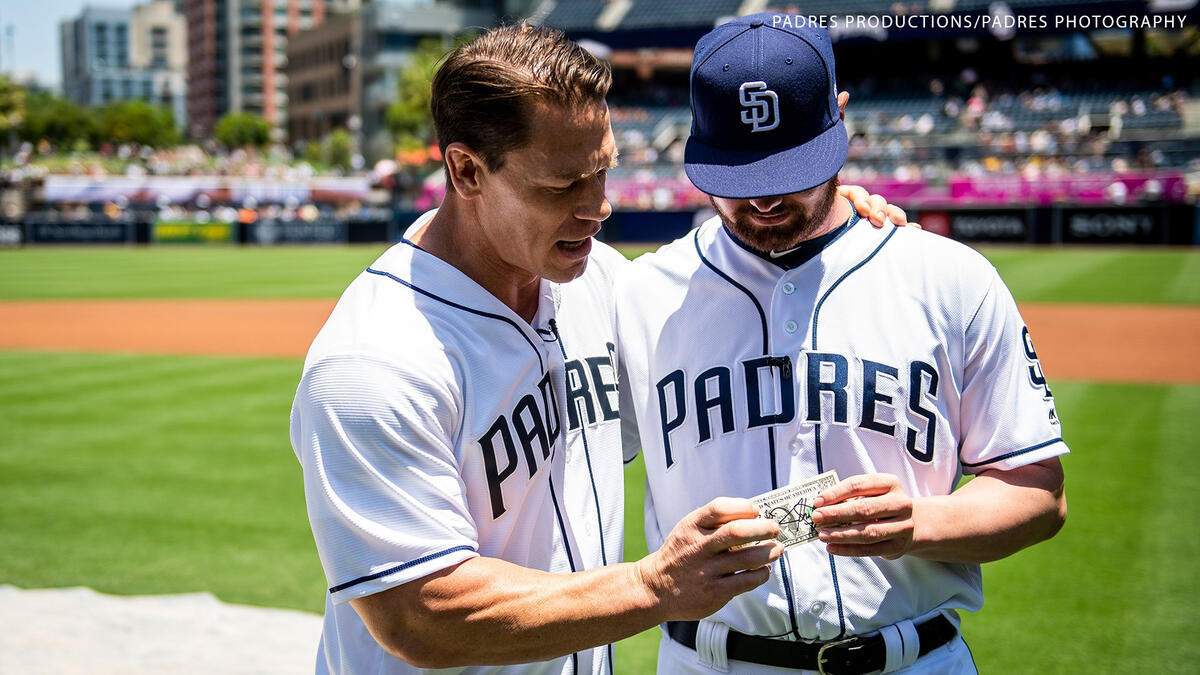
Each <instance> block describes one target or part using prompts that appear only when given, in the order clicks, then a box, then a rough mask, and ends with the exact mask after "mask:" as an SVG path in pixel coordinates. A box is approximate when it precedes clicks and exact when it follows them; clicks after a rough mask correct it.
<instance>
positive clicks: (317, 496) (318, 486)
mask: <svg viewBox="0 0 1200 675" xmlns="http://www.w3.org/2000/svg"><path fill="white" fill-rule="evenodd" d="M435 371H436V368H434V367H427V368H424V369H422V368H421V367H419V366H417V367H408V366H403V367H402V366H399V365H397V364H393V363H388V362H385V361H382V360H379V359H373V358H368V357H363V356H327V357H325V358H323V359H321V360H320V361H317V362H316V363H315V364H313V365H312V366H311V367H310V368H309V369H308V370H307V372H306V373H305V374H304V376H303V378H302V379H301V381H300V386H299V388H298V389H297V392H296V399H295V402H294V404H293V407H292V420H291V440H292V447H293V449H294V450H295V451H296V456H297V457H298V458H299V460H300V463H301V465H302V467H303V470H304V492H305V499H306V501H307V504H308V515H309V521H310V523H311V525H312V531H313V538H314V539H315V541H316V544H317V551H318V553H319V555H320V558H321V564H322V566H323V567H324V569H325V577H326V579H327V581H328V582H329V592H330V594H331V596H332V600H333V602H334V603H339V604H340V603H343V602H346V601H348V600H351V599H353V598H356V597H361V596H364V595H370V594H372V593H378V592H379V591H382V590H386V589H388V588H391V587H393V586H396V585H399V584H402V583H405V582H407V581H411V580H413V579H418V578H420V577H423V576H426V575H428V574H431V573H433V572H435V571H437V570H439V569H443V568H445V567H448V566H450V565H454V564H457V563H459V562H461V561H463V560H466V559H467V558H470V557H473V556H475V555H476V551H477V550H478V544H477V536H476V529H475V524H474V522H473V521H472V519H471V516H470V514H469V511H468V509H467V505H466V499H465V491H464V484H463V481H462V478H461V475H460V473H459V470H458V461H457V459H456V457H455V454H454V443H453V438H454V434H455V431H456V429H455V427H456V422H455V419H456V416H455V413H454V411H455V410H458V409H459V408H460V407H461V402H460V401H459V400H456V398H457V397H456V393H455V389H454V387H453V386H452V383H451V382H447V381H446V378H445V377H439V376H438V374H437V373H436V372H435Z"/></svg>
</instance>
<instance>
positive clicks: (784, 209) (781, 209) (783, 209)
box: [736, 204, 799, 218]
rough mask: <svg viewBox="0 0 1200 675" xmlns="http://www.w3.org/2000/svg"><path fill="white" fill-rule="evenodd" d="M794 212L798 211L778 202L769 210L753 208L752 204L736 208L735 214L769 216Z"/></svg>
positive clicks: (792, 213)
mask: <svg viewBox="0 0 1200 675" xmlns="http://www.w3.org/2000/svg"><path fill="white" fill-rule="evenodd" d="M796 213H799V211H798V210H797V209H795V208H793V207H790V206H784V205H782V204H780V205H779V206H776V207H775V208H773V209H771V210H770V211H759V210H758V209H756V208H754V207H753V206H747V207H745V208H743V209H738V212H737V214H736V215H738V216H763V217H767V218H771V217H774V216H782V215H795V214H796Z"/></svg>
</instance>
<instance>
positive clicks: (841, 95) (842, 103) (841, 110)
mask: <svg viewBox="0 0 1200 675" xmlns="http://www.w3.org/2000/svg"><path fill="white" fill-rule="evenodd" d="M837 102H838V116H839V117H841V118H842V121H843V122H845V121H846V104H847V103H849V102H850V92H848V91H843V92H838V95H837Z"/></svg>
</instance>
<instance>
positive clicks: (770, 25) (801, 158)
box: [683, 13, 849, 199]
mask: <svg viewBox="0 0 1200 675" xmlns="http://www.w3.org/2000/svg"><path fill="white" fill-rule="evenodd" d="M691 101H692V134H691V137H689V138H688V141H687V146H686V148H685V150H684V155H683V163H684V168H685V169H686V170H687V175H688V178H690V179H691V181H692V184H693V185H695V186H696V187H697V188H699V189H700V190H701V191H702V192H705V193H707V194H710V195H714V196H717V197H726V198H730V199H748V198H752V197H765V196H769V195H782V194H790V193H793V192H803V191H804V190H809V189H811V188H814V187H816V186H818V185H820V184H822V183H824V182H826V181H828V180H829V179H831V178H833V177H834V176H836V175H837V173H838V171H840V170H841V168H842V165H843V164H844V163H845V162H846V151H847V148H848V146H849V140H848V138H847V136H846V125H845V124H843V123H842V121H841V118H840V116H839V114H838V107H837V78H836V77H835V75H834V63H833V45H832V43H831V41H830V39H829V33H828V32H827V31H826V30H825V29H824V28H821V27H820V25H818V24H816V23H814V22H810V21H808V20H806V18H805V17H802V16H797V15H791V14H775V13H764V14H752V15H750V16H744V17H741V18H738V19H734V20H732V21H730V22H728V23H725V24H722V25H720V26H718V27H717V28H715V29H714V30H713V31H712V32H710V33H708V34H707V35H705V36H704V37H702V38H700V41H699V42H698V43H697V44H696V53H695V55H694V56H693V57H692V73H691Z"/></svg>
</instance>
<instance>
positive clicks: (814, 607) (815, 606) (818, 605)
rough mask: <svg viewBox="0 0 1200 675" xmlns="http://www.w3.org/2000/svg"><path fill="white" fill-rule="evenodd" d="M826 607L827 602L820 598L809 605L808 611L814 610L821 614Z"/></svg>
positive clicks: (815, 612)
mask: <svg viewBox="0 0 1200 675" xmlns="http://www.w3.org/2000/svg"><path fill="white" fill-rule="evenodd" d="M824 609H825V603H823V602H821V601H820V600H818V601H816V602H814V603H813V604H811V605H809V607H808V611H809V612H812V613H813V614H820V613H821V612H822V611H823V610H824Z"/></svg>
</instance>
